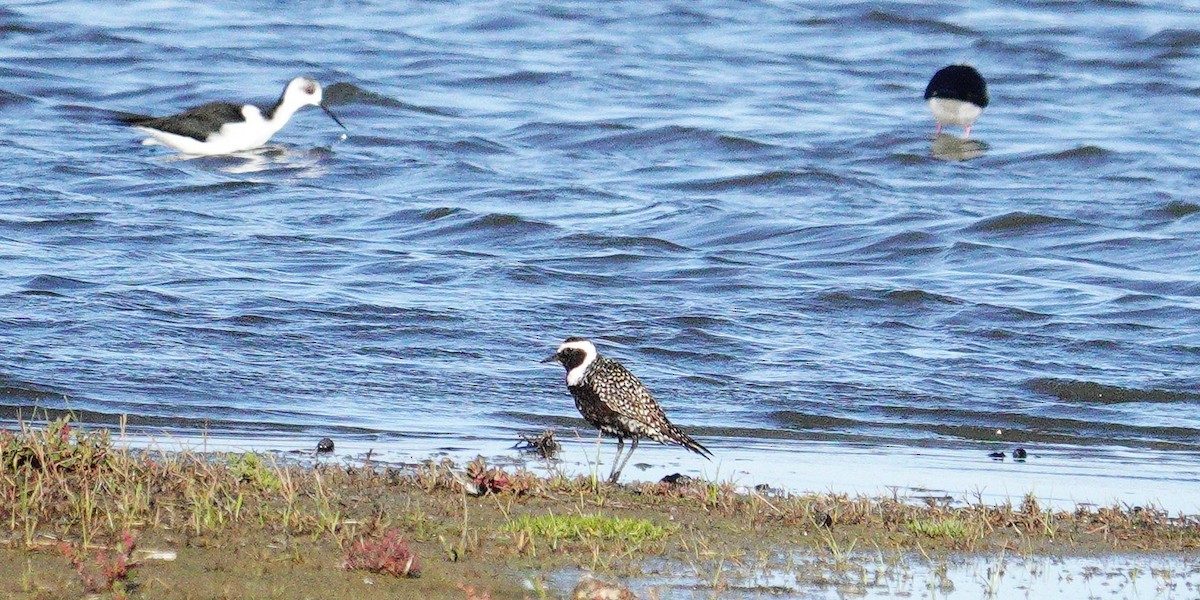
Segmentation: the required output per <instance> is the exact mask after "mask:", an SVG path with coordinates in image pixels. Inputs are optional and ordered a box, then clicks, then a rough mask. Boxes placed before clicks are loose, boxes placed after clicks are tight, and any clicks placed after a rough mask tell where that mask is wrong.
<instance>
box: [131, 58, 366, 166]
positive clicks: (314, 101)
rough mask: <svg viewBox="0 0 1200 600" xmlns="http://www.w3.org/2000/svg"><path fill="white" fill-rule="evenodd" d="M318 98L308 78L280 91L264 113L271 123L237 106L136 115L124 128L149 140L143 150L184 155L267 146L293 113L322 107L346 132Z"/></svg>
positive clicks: (319, 92) (213, 105)
mask: <svg viewBox="0 0 1200 600" xmlns="http://www.w3.org/2000/svg"><path fill="white" fill-rule="evenodd" d="M322 97H323V92H322V90H321V86H320V84H318V83H317V82H316V81H315V80H313V79H310V78H308V77H297V78H295V79H293V80H292V81H291V82H289V83H288V85H287V87H286V88H284V90H283V95H282V96H281V97H280V99H279V102H278V103H276V104H275V105H274V106H273V107H272V108H270V109H268V110H267V111H266V112H267V113H268V114H269V115H270V116H269V117H267V116H264V114H263V111H262V109H260V108H259V107H257V106H254V105H253V104H246V105H242V106H241V107H240V109H239V107H238V106H237V105H235V104H228V103H223V102H213V103H209V104H205V105H203V106H198V107H196V108H194V109H191V110H188V111H185V112H182V113H179V114H177V115H173V116H169V117H162V118H153V117H141V116H137V115H134V117H133V119H131V120H127V122H129V123H130V124H132V125H133V126H134V127H136V128H137V129H139V130H141V131H142V132H144V133H146V134H147V135H149V136H150V137H149V138H147V139H146V140H144V141H143V142H142V143H143V144H162V145H164V146H170V147H171V148H174V149H176V150H178V151H180V152H184V153H186V154H198V155H214V154H230V153H233V152H242V151H244V150H252V149H254V148H258V147H261V146H262V145H264V144H266V143H267V142H268V141H270V139H271V137H272V136H274V135H275V134H276V133H277V132H278V131H279V130H280V129H283V126H284V125H287V123H288V121H289V120H291V118H292V115H295V114H296V111H298V110H300V109H301V108H303V107H305V106H308V105H312V106H317V107H320V108H321V109H322V110H324V111H325V113H326V114H328V115H329V116H330V117H331V118H333V120H334V121H335V122H337V124H338V125H341V126H342V127H343V128H344V127H345V125H342V122H341V121H340V120H338V118H337V117H336V116H334V114H333V113H332V112H330V110H329V109H328V108H327V107H326V106H325V105H324V104H322V103H321V100H322ZM239 117H240V119H239ZM198 138H203V139H198Z"/></svg>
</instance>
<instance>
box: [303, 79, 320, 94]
mask: <svg viewBox="0 0 1200 600" xmlns="http://www.w3.org/2000/svg"><path fill="white" fill-rule="evenodd" d="M304 93H305V94H308V95H309V96H311V95H313V94H315V93H317V82H315V81H310V82H308V85H306V86H304Z"/></svg>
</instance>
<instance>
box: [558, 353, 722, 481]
mask: <svg viewBox="0 0 1200 600" xmlns="http://www.w3.org/2000/svg"><path fill="white" fill-rule="evenodd" d="M542 362H558V363H560V364H562V366H564V367H566V369H567V389H568V390H569V391H570V392H571V395H572V396H574V398H575V407H576V408H578V409H579V413H580V414H582V415H583V418H584V419H586V420H587V422H588V423H591V424H592V425H593V426H595V427H596V428H597V429H599V430H600V431H601V432H602V433H605V434H608V435H611V436H615V437H616V438H617V455H616V457H614V458H613V467H612V472H611V473H609V476H608V481H609V483H616V481H617V478H618V477H620V475H621V471H622V470H623V469H624V468H625V463H628V462H629V457H630V456H632V455H633V451H634V450H637V447H638V440H640V439H641V438H644V437H647V438H650V439H652V440H655V441H657V442H659V443H663V444H679V445H680V446H683V447H684V448H686V449H688V450H691V451H692V452H695V453H696V454H699V455H701V456H703V457H705V458H711V457H712V453H711V452H709V451H708V448H705V447H704V446H702V445H700V442H697V441H696V440H694V439H692V438H691V437H690V436H689V435H688V434H686V433H684V432H682V431H680V430H679V428H678V427H676V426H674V425H672V424H671V422H670V421H669V420H667V415H666V414H664V413H663V410H662V407H660V406H659V405H658V402H657V401H655V399H654V396H652V395H651V394H650V390H648V389H646V386H644V385H642V382H641V381H639V380H638V378H637V377H635V376H634V374H633V373H631V372H629V369H626V368H625V367H624V366H622V365H621V363H619V362H617V361H615V360H609V359H607V358H605V357H603V356H600V354H599V353H598V352H596V346H595V345H594V344H592V343H591V342H589V341H588V340H586V339H584V338H581V337H571V338H567V340H566V341H564V342H563V343H562V344H561V345H560V346H559V347H558V351H557V352H555V353H554V354H553V355H551V356H549V357H547V358H546V359H545V360H543V361H542ZM626 438H628V439H630V440H632V442H633V445H632V446H631V447H630V448H629V453H628V454H626V455H625V460H624V461H622V460H620V459H621V451H622V450H623V449H624V448H625V439H626Z"/></svg>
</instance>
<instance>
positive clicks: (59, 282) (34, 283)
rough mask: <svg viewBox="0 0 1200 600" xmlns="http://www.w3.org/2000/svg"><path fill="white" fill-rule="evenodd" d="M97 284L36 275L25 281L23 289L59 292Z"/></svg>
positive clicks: (67, 278)
mask: <svg viewBox="0 0 1200 600" xmlns="http://www.w3.org/2000/svg"><path fill="white" fill-rule="evenodd" d="M96 285H98V284H95V283H92V282H90V281H83V280H80V279H72V278H70V277H59V276H57V275H38V276H37V277H34V278H33V279H30V280H29V281H27V282H25V289H27V290H36V291H39V292H61V291H67V290H78V289H84V288H90V287H95V286H96Z"/></svg>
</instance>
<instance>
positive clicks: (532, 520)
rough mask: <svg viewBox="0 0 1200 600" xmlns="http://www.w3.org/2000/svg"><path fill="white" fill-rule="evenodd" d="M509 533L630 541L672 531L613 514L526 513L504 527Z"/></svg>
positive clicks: (657, 537)
mask: <svg viewBox="0 0 1200 600" xmlns="http://www.w3.org/2000/svg"><path fill="white" fill-rule="evenodd" d="M504 529H505V531H508V532H510V533H517V532H525V533H527V534H529V535H532V536H537V537H540V538H544V539H547V540H549V541H550V542H551V543H557V542H560V541H572V540H580V541H588V540H622V541H625V542H628V543H631V544H640V543H643V542H654V541H658V540H661V539H663V538H664V537H666V536H667V534H668V533H669V532H668V531H667V530H666V529H665V528H663V527H659V526H658V525H655V524H654V523H653V522H651V521H649V520H647V519H634V518H626V517H610V516H605V515H556V514H554V513H546V514H542V515H523V516H521V517H519V518H517V519H514V520H512V521H510V522H509V523H508V524H507V525H506V526H505V528H504Z"/></svg>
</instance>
